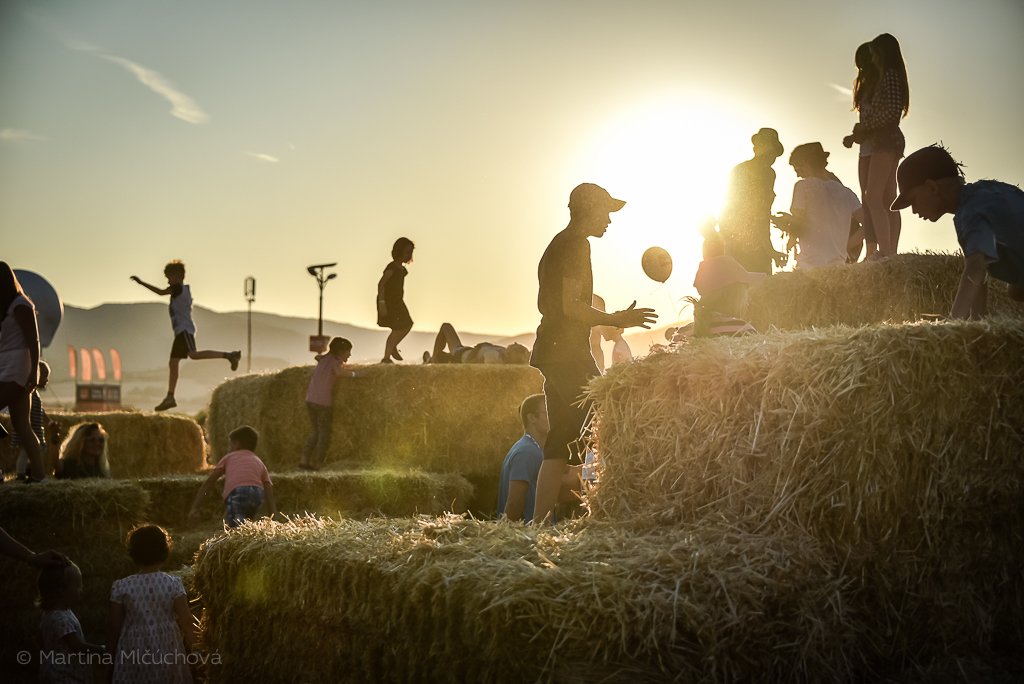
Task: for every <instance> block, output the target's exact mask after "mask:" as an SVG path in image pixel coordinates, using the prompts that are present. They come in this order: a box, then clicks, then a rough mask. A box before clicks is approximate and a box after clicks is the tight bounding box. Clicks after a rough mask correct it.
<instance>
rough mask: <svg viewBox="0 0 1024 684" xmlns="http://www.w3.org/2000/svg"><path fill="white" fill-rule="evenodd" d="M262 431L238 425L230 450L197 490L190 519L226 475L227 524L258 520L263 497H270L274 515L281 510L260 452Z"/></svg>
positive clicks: (231, 439)
mask: <svg viewBox="0 0 1024 684" xmlns="http://www.w3.org/2000/svg"><path fill="white" fill-rule="evenodd" d="M258 441H259V433H258V432H256V430H254V429H253V428H251V427H249V426H248V425H243V426H242V427H239V428H235V429H234V430H232V431H231V434H229V435H228V453H227V454H226V455H225V456H224V458H222V459H220V461H219V462H218V463H217V465H216V466H214V468H213V470H212V471H210V476H209V477H207V478H206V481H205V482H203V486H202V487H200V488H199V491H198V492H197V493H196V498H195V500H194V501H193V502H192V510H191V511H190V512H189V514H188V517H189V520H196V519H198V517H199V506H200V505H201V504H202V502H203V499H204V498H206V493H207V492H208V491H209V490H210V489H211V488H212V487H213V485H214V483H215V482H216V481H217V480H219V479H220V478H222V477H223V478H224V489H223V495H224V524H225V525H227V526H228V527H238V526H239V525H241V524H242V523H243V522H245V521H246V520H256V514H257V513H258V512H259V509H260V505H261V504H262V503H263V500H264V499H266V501H267V508H268V509H269V512H270V515H271V516H273V515H274V514H275V513H277V506H276V505H275V503H274V483H273V482H271V481H270V473H269V472H268V471H267V466H265V465H264V464H263V461H261V460H260V457H259V456H257V455H256V453H255V449H256V444H257V442H258Z"/></svg>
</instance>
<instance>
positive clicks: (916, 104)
mask: <svg viewBox="0 0 1024 684" xmlns="http://www.w3.org/2000/svg"><path fill="white" fill-rule="evenodd" d="M882 32H889V33H892V34H894V35H895V36H896V37H897V38H898V39H899V40H900V43H901V45H902V48H903V54H904V57H905V59H906V63H907V69H908V74H909V81H910V91H911V103H910V112H909V115H908V117H907V118H906V119H905V120H904V122H903V130H904V132H905V134H906V138H907V146H908V151H910V150H913V149H917V148H918V147H922V146H924V145H928V144H931V143H933V142H937V141H942V142H943V143H944V144H946V145H947V146H948V147H949V149H950V150H951V152H952V153H953V155H954V156H955V157H957V158H958V159H960V160H961V161H962V162H964V164H965V165H966V168H965V172H966V174H967V177H968V180H974V179H978V178H998V179H1000V180H1005V181H1008V182H1011V183H1014V184H1020V183H1021V181H1022V180H1024V140H1022V138H1021V136H1020V119H1021V113H1022V112H1024V88H1022V87H1021V80H1020V70H1021V67H1022V65H1024V3H1022V2H1020V0H980V1H978V2H974V3H964V2H960V1H959V0H901V1H900V2H891V0H883V1H875V0H861V2H856V3H851V2H845V1H842V2H840V1H835V0H818V1H817V2H796V1H795V0H780V1H777V2H772V3H766V2H761V1H760V0H750V1H723V2H717V3H713V2H689V1H681V0H677V1H676V2H667V1H659V2H654V1H648V0H638V1H636V2H630V3H622V2H610V1H604V0H589V1H583V0H579V1H577V0H548V1H544V2H541V1H533V0H525V1H523V2H508V1H507V0H506V1H492V0H462V1H457V0H432V1H431V2H422V0H382V1H379V2H373V3H370V2H363V3H357V2H341V1H328V0H323V1H319V2H312V1H307V0H292V1H289V2H282V1H270V0H89V2H73V1H71V0H63V1H47V0H34V1H29V0H0V234H2V238H0V259H3V260H5V261H7V262H9V263H10V264H11V265H12V266H13V267H14V268H19V269H26V270H30V271H35V272H37V273H39V274H41V275H43V276H44V277H45V278H46V279H48V280H49V281H50V282H51V283H52V284H53V285H54V286H55V287H56V289H57V291H58V292H59V294H60V296H61V298H62V299H63V301H64V302H65V304H70V305H74V306H79V307H93V306H97V305H99V304H102V303H105V302H131V301H153V299H154V298H155V296H154V295H152V294H150V293H149V292H148V291H146V290H144V289H142V288H141V287H139V286H138V285H135V284H134V283H132V282H131V281H130V280H129V276H131V275H133V274H136V275H139V276H141V277H142V278H143V279H144V280H147V281H149V282H152V283H155V284H158V285H161V286H163V285H164V279H163V275H162V271H163V265H164V264H165V263H166V262H167V261H169V260H171V259H181V260H183V261H184V262H185V263H186V266H187V270H188V274H187V282H188V283H190V284H191V286H192V294H193V297H194V298H195V301H196V303H197V304H198V305H201V306H205V307H207V308H210V309H213V310H216V311H239V310H245V308H246V301H245V298H244V281H245V279H246V277H248V276H252V277H254V278H255V279H256V283H257V287H256V298H255V302H254V304H253V309H254V310H256V311H264V312H270V313H278V314H284V315H290V316H304V317H306V316H311V317H316V315H317V305H318V296H319V290H318V288H317V284H316V281H315V280H314V279H313V278H312V277H311V276H310V275H309V274H307V272H306V266H308V265H311V264H319V263H327V262H335V263H336V264H337V266H335V267H334V268H333V269H331V270H330V271H329V272H335V273H337V277H336V278H335V279H334V280H332V281H331V282H330V283H329V284H328V285H327V287H326V289H325V291H324V318H325V319H328V320H335V321H340V322H345V323H351V324H355V325H362V326H369V327H372V326H373V325H374V322H375V310H374V299H375V295H376V284H377V280H378V278H379V277H380V274H381V272H382V270H383V268H384V266H385V265H386V264H387V262H388V261H389V260H390V250H391V245H392V243H393V242H394V240H395V239H396V238H398V237H400V236H406V237H409V238H410V239H412V240H413V241H414V242H415V243H416V245H417V247H416V252H415V259H414V262H413V263H412V264H410V266H409V276H408V278H407V279H406V302H407V304H408V306H409V309H410V311H411V313H412V316H413V319H414V320H415V321H416V324H415V326H414V327H415V329H416V330H424V331H432V330H436V329H437V328H438V327H439V326H440V324H441V323H442V322H444V321H449V322H451V323H452V324H453V325H455V327H456V328H457V329H459V330H463V331H473V332H486V333H493V334H496V335H513V334H519V333H523V332H529V331H531V330H533V329H535V328H536V325H537V323H538V321H539V314H538V313H537V310H536V294H537V292H536V290H537V284H536V283H537V280H536V269H537V262H538V260H539V258H540V255H541V254H542V253H543V251H544V248H545V247H546V245H547V243H548V242H549V241H550V239H551V238H552V236H554V235H555V234H556V233H557V232H558V231H559V230H561V229H562V228H563V227H564V226H565V224H566V222H567V220H568V210H567V208H566V203H567V200H568V195H569V191H570V190H571V189H572V188H573V187H574V186H575V185H576V184H577V183H580V182H583V181H589V182H595V183H598V184H600V185H602V186H604V187H605V188H607V189H608V190H609V191H610V192H611V193H612V195H614V196H616V197H619V198H621V199H624V200H626V201H627V205H626V207H625V208H624V209H623V210H622V211H621V212H619V213H618V214H614V215H613V223H612V225H611V227H610V229H609V231H608V233H607V234H606V235H605V236H604V237H603V238H600V239H592V240H591V242H592V252H593V263H594V283H595V291H596V292H598V293H599V294H601V295H603V296H604V298H605V299H606V300H607V302H608V306H609V309H613V310H614V309H619V308H624V307H626V306H628V305H629V303H630V302H631V301H633V300H637V301H638V302H639V304H640V305H641V306H652V307H654V308H656V309H657V310H658V313H659V315H660V320H659V325H661V324H667V323H670V322H672V321H673V320H677V319H679V318H685V317H686V315H687V312H686V311H685V310H684V308H683V304H682V303H681V299H682V297H684V296H685V295H688V294H691V293H692V289H691V285H692V280H693V274H694V271H695V270H696V265H697V262H698V260H699V252H700V237H699V233H698V228H699V226H700V225H701V224H702V223H703V222H704V221H705V220H707V218H708V217H709V216H714V215H716V214H717V212H718V210H719V208H720V206H721V203H722V199H723V197H724V194H725V189H726V185H727V182H728V175H729V170H730V169H731V168H732V167H733V166H734V165H735V164H737V163H739V162H741V161H743V160H745V159H748V158H749V157H750V156H751V149H750V136H751V135H752V134H753V133H754V132H755V131H757V130H758V129H759V128H761V127H762V126H770V127H773V128H775V129H777V130H778V131H779V136H780V139H781V141H782V143H783V145H784V146H785V148H786V152H785V154H784V155H783V157H781V158H780V159H779V160H778V161H777V162H776V164H775V169H776V172H777V174H778V180H777V182H776V188H775V189H776V194H777V198H776V203H775V207H774V208H775V210H776V211H779V210H787V209H788V207H789V202H790V199H791V197H792V186H793V183H795V181H796V177H795V175H794V174H793V172H792V169H791V167H790V166H789V165H788V164H787V163H786V162H787V159H788V154H789V152H790V150H791V149H792V148H793V147H794V146H796V145H798V144H801V143H805V142H811V141H820V142H821V143H822V144H823V145H824V147H825V149H826V150H829V151H830V152H831V153H832V154H831V157H830V163H829V166H830V169H831V170H832V171H834V172H835V173H836V174H837V175H838V176H839V177H840V178H841V179H842V180H843V181H844V182H845V183H846V184H847V185H848V186H850V187H851V188H853V189H855V190H857V189H858V185H857V173H856V148H855V149H853V150H846V149H845V148H843V147H842V145H841V140H842V138H843V136H844V135H846V134H847V133H848V132H849V131H850V128H851V127H852V125H853V123H854V122H855V121H856V113H855V112H852V111H851V102H850V94H849V89H850V86H851V84H852V81H853V78H854V75H855V69H854V64H853V55H854V51H855V50H856V48H857V46H858V45H859V44H860V43H862V42H865V41H867V40H870V39H871V38H873V37H874V36H876V35H878V34H879V33H882ZM776 239H777V242H778V243H779V244H781V240H779V239H778V236H776ZM651 246H661V247H663V248H665V249H667V250H668V251H669V253H670V254H671V255H672V257H673V261H674V270H673V273H672V276H671V277H670V278H669V279H668V281H666V282H665V283H657V282H655V281H652V280H650V279H649V278H647V277H646V276H645V275H644V273H643V271H642V269H641V265H640V262H641V255H642V254H643V252H644V250H646V249H647V248H648V247H651ZM956 248H957V245H956V239H955V235H954V233H953V226H952V220H951V217H949V216H947V217H945V218H943V219H942V220H941V221H940V222H939V223H938V224H930V223H925V222H922V221H920V220H919V219H917V218H916V217H913V216H911V215H910V214H909V212H904V231H903V237H902V238H901V242H900V249H901V251H912V250H920V251H924V250H934V251H954V250H955V249H956ZM851 296H855V295H854V293H851ZM311 332H312V331H311ZM200 335H201V332H200Z"/></svg>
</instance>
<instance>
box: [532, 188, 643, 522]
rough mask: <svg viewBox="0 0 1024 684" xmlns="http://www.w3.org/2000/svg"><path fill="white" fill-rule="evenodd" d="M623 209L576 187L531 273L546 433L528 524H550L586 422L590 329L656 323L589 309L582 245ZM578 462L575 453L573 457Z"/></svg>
mask: <svg viewBox="0 0 1024 684" xmlns="http://www.w3.org/2000/svg"><path fill="white" fill-rule="evenodd" d="M625 205H626V203H625V202H623V201H622V200H618V199H615V198H613V197H612V196H611V195H610V194H609V193H608V191H607V190H605V189H604V188H602V187H600V186H598V185H594V184H593V183H582V184H580V185H577V186H576V187H575V188H574V189H573V190H572V192H571V193H570V194H569V224H568V225H567V226H566V227H565V228H564V229H563V230H562V231H561V232H559V233H558V234H557V235H555V237H554V238H552V240H551V243H550V244H549V245H548V247H547V249H545V250H544V255H543V256H542V257H541V259H540V264H539V265H538V268H537V280H538V285H539V287H538V293H537V308H538V309H539V310H540V313H541V321H540V326H538V327H537V341H536V344H534V347H533V355H532V356H531V357H530V365H531V366H533V367H534V368H537V369H539V370H540V372H541V373H542V374H543V375H544V397H545V399H546V400H547V406H548V420H549V422H550V432H549V433H548V439H547V442H546V443H545V444H544V463H543V464H541V467H540V472H539V473H538V474H537V497H536V505H535V507H534V513H533V521H534V522H535V523H543V522H545V521H546V520H549V519H550V516H551V514H552V512H553V511H554V509H555V506H556V505H557V504H558V494H559V491H560V489H561V484H562V481H563V478H564V477H565V473H566V471H567V469H568V467H569V463H568V462H569V458H570V456H571V455H572V453H573V451H574V449H575V447H574V446H572V445H575V444H577V443H578V441H579V438H580V433H582V431H583V427H584V425H585V424H586V422H587V416H588V414H589V410H590V405H589V403H588V402H586V401H580V399H581V395H582V394H583V389H584V387H585V386H586V385H587V383H588V382H590V379H591V378H593V377H595V376H597V375H599V374H600V373H599V371H598V369H597V364H596V363H595V362H594V357H593V355H592V354H591V352H590V329H591V328H593V327H594V326H595V325H610V326H612V327H615V328H632V327H641V328H645V329H648V328H650V327H651V324H653V323H654V321H655V320H657V314H655V312H654V309H648V308H639V309H638V308H636V302H633V304H631V305H630V306H629V307H628V308H626V309H623V310H621V311H616V312H615V313H606V312H603V311H599V310H597V309H595V308H594V306H593V296H594V273H593V268H592V266H591V263H590V242H589V240H588V238H591V237H598V238H599V237H601V236H602V235H604V234H605V232H606V231H607V230H608V226H609V225H610V224H611V214H612V212H616V211H619V210H620V209H622V207H624V206H625ZM576 456H577V458H578V457H579V454H578V453H577V454H576Z"/></svg>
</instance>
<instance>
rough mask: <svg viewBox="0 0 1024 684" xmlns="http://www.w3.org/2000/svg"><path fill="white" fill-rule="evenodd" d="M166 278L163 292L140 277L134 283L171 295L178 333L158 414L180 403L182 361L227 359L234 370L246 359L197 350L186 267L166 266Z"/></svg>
mask: <svg viewBox="0 0 1024 684" xmlns="http://www.w3.org/2000/svg"><path fill="white" fill-rule="evenodd" d="M164 277H166V278H167V287H165V288H163V289H161V288H159V287H156V286H155V285H150V284H149V283H147V282H145V281H143V280H142V279H141V278H139V277H138V276H132V280H134V281H135V282H137V283H138V284H139V285H142V286H143V287H144V288H146V289H147V290H149V291H151V292H153V293H154V294H158V295H161V296H164V295H170V297H171V302H170V307H169V309H170V313H171V328H172V329H173V330H174V343H173V344H172V345H171V361H170V374H169V376H168V379H167V396H166V397H164V400H163V401H161V402H160V403H159V404H157V406H156V407H155V408H154V410H155V411H166V410H167V409H169V408H174V407H175V406H177V405H178V402H176V401H175V400H174V390H175V388H176V387H177V386H178V365H179V364H180V363H181V360H182V359H195V360H200V359H227V360H228V362H229V363H230V364H231V370H233V371H235V370H238V362H239V360H241V358H242V352H241V351H232V352H224V351H212V350H209V349H204V350H202V351H196V337H195V335H196V325H195V323H193V322H192V291H191V289H190V288H189V286H188V285H186V284H185V264H184V263H182V262H181V261H178V260H174V261H172V262H170V263H168V264H167V265H166V266H164Z"/></svg>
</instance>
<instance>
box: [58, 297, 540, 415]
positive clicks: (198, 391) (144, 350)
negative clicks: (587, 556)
mask: <svg viewBox="0 0 1024 684" xmlns="http://www.w3.org/2000/svg"><path fill="white" fill-rule="evenodd" d="M246 316H247V313H246V312H244V311H242V312H230V313H217V312H215V311H210V310H209V309H204V308H202V307H199V306H197V307H195V308H194V309H193V319H194V320H195V323H196V342H197V344H198V345H199V348H200V349H216V350H221V351H231V350H234V349H240V350H241V351H242V362H241V364H240V365H239V369H238V373H240V374H241V373H245V372H246V367H247V363H246V361H247V359H246V355H247V349H246ZM316 332H317V321H316V319H310V318H298V317H289V316H278V315H275V314H268V313H259V312H255V311H254V312H253V314H252V372H265V371H275V370H279V369H281V368H287V367H289V366H296V365H302V364H311V363H313V354H312V353H311V352H310V351H309V337H310V335H315V334H316ZM387 333H388V331H387V330H385V329H382V328H373V329H370V328H361V327H358V326H354V325H348V324H345V323H338V322H335V321H324V334H325V335H329V336H332V337H336V336H340V337H345V338H348V339H349V340H350V341H351V342H352V346H353V354H352V363H374V362H376V361H379V360H380V357H381V355H382V354H383V351H384V340H385V338H386V337H387ZM459 334H460V336H461V337H462V340H463V342H465V343H466V344H470V345H472V344H476V343H478V342H482V341H490V342H494V343H496V344H502V345H507V344H511V343H512V342H519V343H520V344H525V345H526V346H527V347H532V346H533V337H534V335H533V333H526V334H523V335H517V336H514V337H504V336H495V335H485V334H479V333H464V332H462V331H459ZM434 337H435V334H434V333H429V332H417V331H413V332H411V333H409V336H408V337H407V338H406V339H405V340H404V341H403V342H402V345H401V347H400V348H401V350H402V354H403V356H404V357H405V359H406V363H420V361H421V357H422V355H423V352H424V351H426V350H428V349H430V348H432V347H433V344H434ZM171 340H172V336H171V325H170V319H169V316H168V313H167V305H166V304H160V303H138V304H103V305H101V306H97V307H95V308H92V309H81V308H78V307H74V306H65V307H64V318H63V321H62V322H61V326H60V328H59V329H58V331H57V334H56V335H55V336H54V339H53V342H52V343H51V344H50V346H49V348H47V349H45V350H44V351H43V356H44V358H45V359H46V361H47V362H48V363H49V364H50V366H51V368H52V378H53V381H52V387H51V390H52V391H51V392H50V393H49V394H48V395H47V396H46V397H45V398H44V402H45V405H46V406H48V407H49V406H52V405H54V404H58V405H70V404H71V403H73V401H74V382H73V381H72V380H71V378H70V375H69V362H68V353H67V347H68V345H72V346H74V347H76V348H88V349H92V348H98V349H100V350H102V352H103V354H104V356H105V357H106V358H107V363H108V364H109V358H110V356H109V350H110V349H111V348H114V349H117V350H118V353H119V354H120V356H121V363H122V368H123V382H122V399H123V402H124V404H125V405H126V406H134V407H137V408H141V409H148V408H151V407H152V406H154V405H156V404H157V403H158V402H159V401H160V399H161V398H162V397H163V395H164V393H165V392H166V389H167V360H168V356H169V354H170V348H171ZM107 373H108V376H109V375H110V373H111V370H110V368H109V365H108V368H107ZM229 375H231V371H230V370H229V368H228V364H227V362H226V361H217V360H214V361H189V360H186V361H183V362H182V365H181V378H180V380H179V389H178V392H177V395H178V396H177V399H178V404H179V406H178V409H177V410H179V411H184V412H189V413H194V412H196V411H199V410H201V409H202V408H203V407H205V406H206V404H207V402H208V401H209V395H210V392H211V391H212V389H213V388H214V387H215V386H216V385H217V384H219V383H220V382H222V381H223V380H224V378H225V377H227V376H229ZM93 381H94V382H97V381H98V379H97V377H96V374H95V371H94V373H93ZM108 381H110V380H109V377H108Z"/></svg>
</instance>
